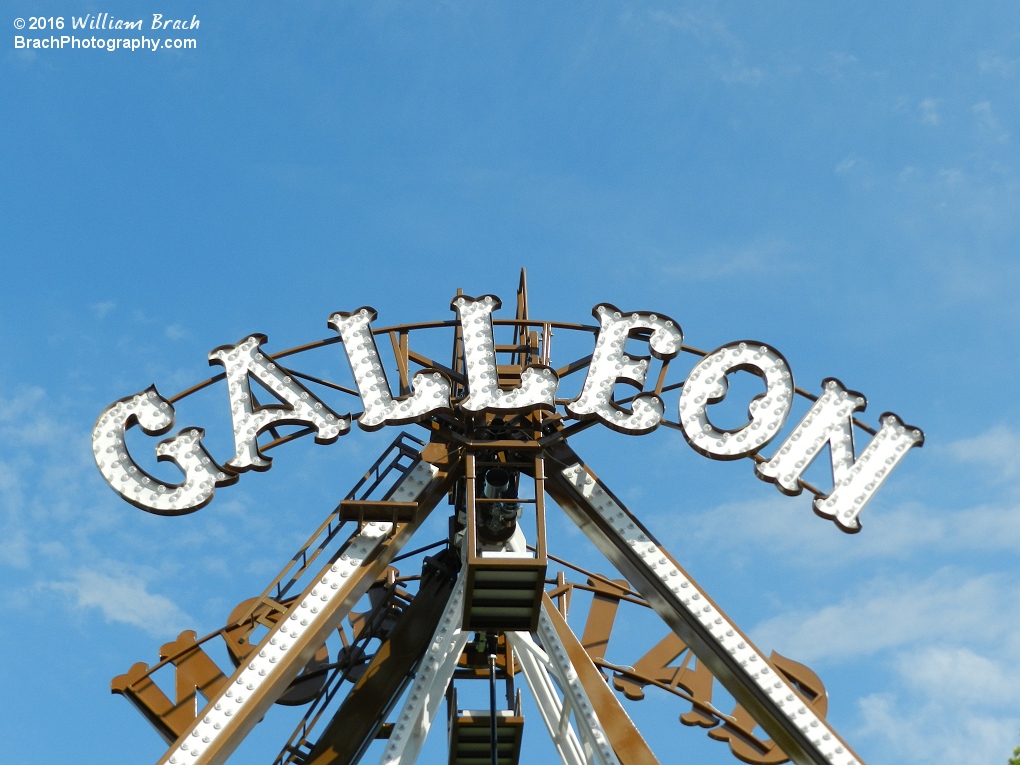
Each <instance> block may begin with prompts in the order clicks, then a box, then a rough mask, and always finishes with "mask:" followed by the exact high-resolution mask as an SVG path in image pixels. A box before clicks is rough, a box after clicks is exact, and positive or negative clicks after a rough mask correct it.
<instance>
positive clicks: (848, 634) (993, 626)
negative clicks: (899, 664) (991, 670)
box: [752, 568, 1020, 661]
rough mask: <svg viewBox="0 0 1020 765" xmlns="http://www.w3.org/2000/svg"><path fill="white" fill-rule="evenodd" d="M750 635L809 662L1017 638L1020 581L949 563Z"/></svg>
mask: <svg viewBox="0 0 1020 765" xmlns="http://www.w3.org/2000/svg"><path fill="white" fill-rule="evenodd" d="M752 633H753V635H754V637H755V639H756V640H758V641H760V642H761V643H762V644H763V645H767V646H776V647H777V648H778V650H779V651H780V652H781V653H784V654H786V655H789V656H796V657H798V659H802V660H805V661H814V660H824V659H839V660H846V659H847V658H850V657H855V656H870V655H873V654H876V653H878V652H881V651H886V650H890V649H896V648H901V647H905V646H910V645H915V644H919V643H933V642H939V641H947V642H952V641H961V640H966V641H979V642H981V643H983V644H988V643H995V642H1007V643H1011V642H1012V641H1014V640H1015V639H1016V638H1017V637H1018V635H1020V586H1018V585H1017V584H1016V583H1011V582H1007V581H1004V580H1003V579H1002V578H1001V577H996V576H993V575H983V576H977V577H967V576H964V575H962V574H961V573H960V572H959V571H957V570H955V569H948V568H947V569H943V570H941V571H938V572H936V573H935V574H934V575H933V576H931V577H929V578H927V579H923V580H920V581H913V580H909V579H895V580H893V579H875V580H872V581H869V582H866V583H864V585H863V586H861V587H860V588H859V589H858V590H857V591H856V592H855V593H853V594H851V595H849V596H847V597H845V598H843V599H842V600H841V601H840V602H839V603H836V604H834V605H827V606H824V607H822V608H820V609H817V610H813V611H794V612H790V613H786V614H781V615H780V616H777V617H774V618H772V619H768V620H766V621H764V622H762V623H761V624H759V625H758V626H757V627H756V628H755V629H754V630H752Z"/></svg>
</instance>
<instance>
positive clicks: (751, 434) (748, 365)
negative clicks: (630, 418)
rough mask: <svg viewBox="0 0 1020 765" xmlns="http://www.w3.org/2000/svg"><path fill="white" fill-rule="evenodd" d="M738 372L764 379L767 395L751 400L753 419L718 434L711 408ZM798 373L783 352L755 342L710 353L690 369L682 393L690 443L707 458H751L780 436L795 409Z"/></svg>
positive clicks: (682, 414) (682, 417) (682, 420)
mask: <svg viewBox="0 0 1020 765" xmlns="http://www.w3.org/2000/svg"><path fill="white" fill-rule="evenodd" d="M739 370H743V371H747V372H750V373H751V374H755V375H757V376H758V377H761V378H762V379H763V380H764V381H765V392H764V393H763V394H761V395H758V396H755V397H754V398H753V399H751V402H750V404H749V405H748V408H747V412H748V415H749V417H750V421H749V422H748V423H747V424H746V425H743V426H742V427H740V428H737V429H736V430H729V431H727V430H719V429H718V428H716V427H715V426H714V425H713V424H712V423H711V422H710V421H709V419H708V407H709V405H711V404H715V403H717V402H719V401H722V400H723V399H724V398H725V397H726V392H727V391H728V390H729V383H728V381H727V379H726V376H727V375H728V374H729V373H730V372H736V371H739ZM793 391H794V386H793V375H792V374H791V372H790V367H789V365H788V364H787V363H786V359H784V358H783V356H782V354H781V353H779V351H777V350H775V349H774V348H771V347H769V346H767V345H763V344H761V343H756V342H752V341H746V342H740V343H729V344H728V345H724V346H722V347H720V348H717V349H716V350H714V351H712V352H711V353H709V354H708V355H707V356H705V358H703V359H702V360H701V361H699V362H698V364H697V365H696V366H695V367H694V369H692V370H691V373H690V375H688V377H687V380H686V381H685V382H684V387H683V392H682V393H681V394H680V405H679V408H680V425H681V427H682V429H683V434H684V438H686V439H687V443H689V444H690V445H691V447H692V448H693V449H694V450H695V451H697V452H698V453H699V454H703V455H705V456H706V457H712V458H713V459H721V460H733V459H738V458H740V457H746V456H747V455H749V454H753V453H754V452H756V451H758V450H759V449H761V448H762V447H763V446H765V445H766V444H767V443H768V442H769V441H771V440H772V439H773V438H775V436H776V434H778V433H779V429H780V428H781V427H782V426H783V423H784V422H786V417H787V415H789V413H790V407H791V406H792V405H793Z"/></svg>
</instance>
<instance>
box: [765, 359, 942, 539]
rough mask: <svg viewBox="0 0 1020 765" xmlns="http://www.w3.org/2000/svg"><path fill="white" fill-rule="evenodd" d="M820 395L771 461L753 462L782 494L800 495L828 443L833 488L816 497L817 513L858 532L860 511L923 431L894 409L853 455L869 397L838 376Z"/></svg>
mask: <svg viewBox="0 0 1020 765" xmlns="http://www.w3.org/2000/svg"><path fill="white" fill-rule="evenodd" d="M823 386H824V388H823V391H822V395H821V396H819V397H818V400H817V401H815V403H814V405H813V406H812V407H811V409H810V410H809V411H808V413H807V414H806V415H804V419H803V420H801V421H800V422H799V423H798V424H797V427H796V428H794V430H793V432H792V433H791V434H790V435H789V437H788V438H787V439H786V440H785V441H784V442H783V444H782V446H780V447H779V449H778V450H777V451H776V453H775V454H773V455H772V458H771V459H769V460H768V461H767V462H762V463H759V464H758V465H756V466H755V472H756V473H757V475H758V477H759V478H761V479H762V480H765V481H770V482H772V483H774V484H775V485H776V487H777V488H778V489H779V490H780V491H781V492H783V493H784V494H791V495H792V494H800V491H801V483H800V478H801V476H802V475H803V474H804V471H806V470H807V469H808V466H809V465H810V464H811V463H812V462H813V461H814V460H815V458H816V457H818V455H819V454H820V453H821V451H822V449H823V448H824V447H825V445H826V444H828V445H829V455H830V458H831V462H832V481H833V489H832V491H831V492H830V493H829V494H828V495H826V496H822V497H817V498H816V499H815V501H814V509H815V512H816V513H818V515H821V516H822V517H825V518H830V519H831V520H833V521H835V522H836V524H837V525H838V526H839V528H840V529H841V530H843V531H846V532H849V533H854V532H857V531H860V529H861V523H860V521H859V520H858V517H857V516H858V515H860V512H861V510H863V509H864V506H865V505H866V504H867V503H868V501H869V500H870V499H871V498H872V496H874V494H875V492H876V491H878V488H879V486H881V485H882V482H883V481H884V480H885V479H886V478H887V477H888V475H889V473H890V472H891V471H892V469H893V468H894V467H896V465H897V464H899V461H900V460H901V459H903V456H904V455H905V454H906V453H907V451H909V450H910V449H911V448H912V447H914V446H920V445H921V444H922V443H924V434H922V433H921V431H920V430H917V429H916V428H913V427H911V426H909V425H905V424H904V423H903V420H901V419H900V418H899V417H898V416H896V415H895V414H891V413H886V414H883V415H882V417H881V421H882V427H881V428H880V429H879V431H878V433H877V434H875V437H874V438H873V439H872V440H871V442H870V443H869V444H868V446H867V447H866V448H865V450H864V452H863V453H862V454H861V456H860V457H857V458H856V459H855V457H854V441H853V416H854V413H855V412H859V411H862V410H863V409H864V408H865V407H866V406H867V401H866V400H865V399H864V396H862V395H861V394H859V393H856V392H854V391H848V390H847V389H846V388H845V387H843V384H842V383H841V382H840V381H839V380H836V379H832V378H829V379H827V380H825V381H824V382H823Z"/></svg>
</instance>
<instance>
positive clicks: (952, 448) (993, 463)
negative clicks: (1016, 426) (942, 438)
mask: <svg viewBox="0 0 1020 765" xmlns="http://www.w3.org/2000/svg"><path fill="white" fill-rule="evenodd" d="M948 449H949V452H950V453H951V454H952V455H953V456H954V457H955V458H956V459H957V460H959V461H960V462H968V463H972V464H976V465H983V466H986V467H990V468H992V469H993V470H994V471H995V472H996V473H998V474H999V476H1000V477H1001V478H1004V479H1008V478H1017V477H1020V433H1017V432H1016V431H1014V430H1011V429H1010V428H1007V427H1005V426H1002V425H999V426H997V427H994V428H991V429H990V430H987V431H985V432H984V433H980V434H978V435H976V436H974V437H972V438H963V439H960V440H959V441H955V442H953V443H951V444H949V447H948Z"/></svg>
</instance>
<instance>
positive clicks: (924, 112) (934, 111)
mask: <svg viewBox="0 0 1020 765" xmlns="http://www.w3.org/2000/svg"><path fill="white" fill-rule="evenodd" d="M917 108H918V110H920V112H921V122H922V123H923V124H925V125H939V124H941V122H942V116H941V115H940V114H939V102H938V100H937V99H934V98H925V99H923V100H922V101H921V102H920V103H919V104H918V105H917Z"/></svg>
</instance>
